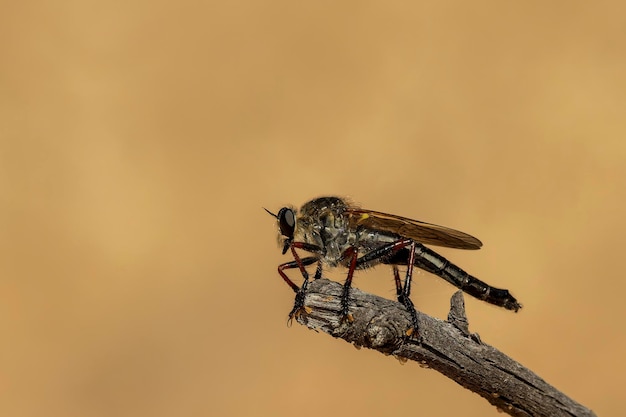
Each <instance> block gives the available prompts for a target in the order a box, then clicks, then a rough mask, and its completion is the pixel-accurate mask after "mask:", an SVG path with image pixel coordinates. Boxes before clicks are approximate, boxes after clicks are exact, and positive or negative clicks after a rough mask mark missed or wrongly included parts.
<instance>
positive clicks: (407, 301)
mask: <svg viewBox="0 0 626 417" xmlns="http://www.w3.org/2000/svg"><path fill="white" fill-rule="evenodd" d="M409 247H410V248H409V260H408V262H407V265H406V278H405V279H404V288H403V289H402V294H400V295H398V301H400V302H401V303H402V305H404V307H406V309H407V310H408V311H409V313H410V314H411V321H412V322H413V329H412V330H410V333H409V332H407V335H408V336H410V335H411V334H413V333H415V332H417V313H416V312H415V305H413V301H411V298H410V297H409V296H410V295H411V280H412V278H413V264H414V263H415V242H413V241H411V243H410V244H409ZM394 275H395V276H396V278H395V279H396V282H397V281H398V280H399V277H397V275H398V267H397V266H395V265H394ZM397 286H398V285H397V283H396V289H397Z"/></svg>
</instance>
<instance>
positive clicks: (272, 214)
mask: <svg viewBox="0 0 626 417" xmlns="http://www.w3.org/2000/svg"><path fill="white" fill-rule="evenodd" d="M263 210H265V211H267V212H268V213H269V214H270V215H271V216H273V217H276V218H278V215H276V214H274V213H272V212H271V211H269V210H268V209H266V208H265V207H263Z"/></svg>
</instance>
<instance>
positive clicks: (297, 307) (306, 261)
mask: <svg viewBox="0 0 626 417" xmlns="http://www.w3.org/2000/svg"><path fill="white" fill-rule="evenodd" d="M289 247H290V249H291V254H292V255H293V257H294V260H293V261H291V262H285V263H284V264H281V265H279V266H278V273H279V274H280V276H281V277H282V279H283V280H284V281H285V282H286V283H287V284H288V285H289V286H290V287H291V289H292V290H293V291H294V292H295V293H296V299H295V301H294V304H293V308H292V309H291V311H290V312H289V319H288V321H287V323H288V324H289V325H291V322H292V320H293V318H294V317H295V316H296V315H298V314H299V313H300V311H301V310H302V308H303V307H304V297H305V295H306V290H307V288H308V286H309V273H308V272H307V270H306V268H305V267H306V266H308V265H312V264H314V263H315V262H318V265H317V270H316V272H315V278H318V275H319V276H321V274H322V266H321V261H320V260H319V257H318V256H307V257H306V258H300V256H299V255H298V253H297V252H296V248H298V249H302V250H306V251H308V252H314V253H318V252H319V251H320V248H319V247H318V246H316V245H311V244H308V243H304V242H292V243H291V244H290V245H289ZM295 268H298V269H300V273H302V277H303V278H304V281H303V282H302V286H301V287H299V288H298V286H297V285H296V284H295V283H294V282H293V281H292V280H291V279H289V277H288V276H287V274H286V273H285V269H295Z"/></svg>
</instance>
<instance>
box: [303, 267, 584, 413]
mask: <svg viewBox="0 0 626 417" xmlns="http://www.w3.org/2000/svg"><path fill="white" fill-rule="evenodd" d="M341 290H342V285H341V284H339V283H336V282H333V281H329V280H326V279H319V280H314V281H313V282H311V283H310V285H309V289H308V292H307V295H306V298H305V308H304V309H303V310H302V311H301V313H300V314H298V315H297V317H296V320H297V321H298V322H299V323H301V324H303V325H305V326H307V327H309V328H311V329H314V330H321V331H323V332H325V333H328V334H330V335H331V336H333V337H337V338H341V339H344V340H345V341H347V342H349V343H353V344H355V345H357V346H363V347H367V348H370V349H376V350H378V351H379V352H381V353H383V354H385V355H394V356H395V357H397V358H398V359H400V360H412V361H416V362H418V363H419V364H420V365H421V366H422V367H429V368H432V369H435V370H437V371H439V372H441V373H442V374H444V375H446V376H447V377H449V378H451V379H452V380H454V381H456V382H457V383H458V384H460V385H462V386H463V387H465V388H467V389H469V390H471V391H474V392H475V393H477V394H479V395H480V396H482V397H483V398H485V399H486V400H487V401H489V402H490V403H491V404H493V405H494V406H496V407H498V408H499V409H500V410H502V411H503V412H506V413H508V414H510V415H512V416H525V417H527V416H546V417H547V416H549V417H558V416H567V417H572V416H576V417H578V416H595V414H594V413H593V412H592V411H591V410H589V409H587V408H585V407H583V406H582V405H580V404H578V403H576V402H575V401H574V400H572V399H570V398H569V397H567V396H566V395H565V394H563V393H561V392H560V391H558V390H557V389H556V388H554V387H552V386H551V385H549V384H548V383H546V382H545V381H544V380H543V379H541V378H540V377H539V376H537V375H536V374H534V373H533V372H532V371H530V370H529V369H527V368H525V367H523V366H522V365H520V364H519V363H517V362H515V361H514V360H513V359H511V358H509V357H508V356H506V355H505V354H503V353H502V352H500V351H498V350H497V349H495V348H494V347H492V346H489V345H487V344H484V343H482V342H481V341H480V339H479V338H478V337H477V336H476V335H471V334H470V333H469V332H468V324H467V319H466V317H465V306H464V302H463V295H462V292H461V291H459V292H457V293H456V294H455V295H454V296H453V297H452V303H451V304H452V308H451V310H450V314H449V316H448V321H442V320H439V319H436V318H433V317H430V316H427V315H425V314H423V313H420V312H418V324H419V328H418V335H417V337H416V336H415V335H413V336H412V337H408V336H406V332H407V329H408V328H410V327H411V321H410V318H409V314H408V312H407V311H406V309H405V308H404V307H403V306H402V305H401V304H400V303H398V302H395V301H391V300H387V299H384V298H381V297H378V296H375V295H372V294H367V293H364V292H362V291H360V290H358V289H356V288H353V289H352V290H351V293H350V298H351V299H350V313H351V315H352V317H353V319H354V320H353V321H352V322H344V323H341V322H340V317H339V311H340V302H339V297H340V295H341Z"/></svg>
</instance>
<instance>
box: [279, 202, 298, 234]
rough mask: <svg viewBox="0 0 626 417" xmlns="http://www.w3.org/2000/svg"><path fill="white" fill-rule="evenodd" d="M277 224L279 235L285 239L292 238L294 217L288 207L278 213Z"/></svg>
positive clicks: (294, 223) (294, 227)
mask: <svg viewBox="0 0 626 417" xmlns="http://www.w3.org/2000/svg"><path fill="white" fill-rule="evenodd" d="M277 217H278V224H279V226H280V233H281V234H282V235H283V236H286V237H293V233H294V230H295V229H296V215H295V214H294V212H293V210H292V209H290V208H289V207H283V208H281V209H280V211H279V212H278V216H277Z"/></svg>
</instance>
